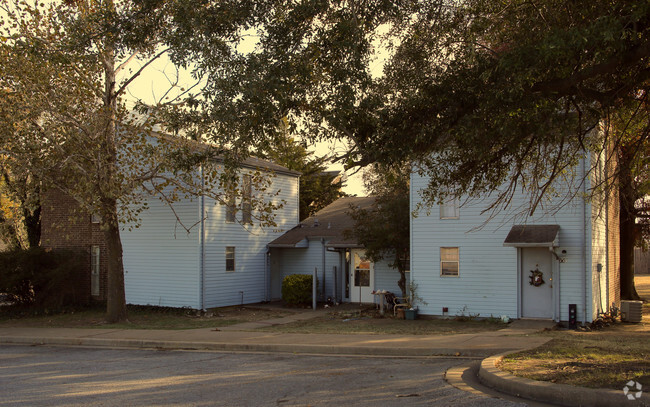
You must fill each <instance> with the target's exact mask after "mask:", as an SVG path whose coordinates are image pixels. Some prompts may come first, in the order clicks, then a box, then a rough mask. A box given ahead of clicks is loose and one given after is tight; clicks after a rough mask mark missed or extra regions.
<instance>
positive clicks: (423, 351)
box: [0, 310, 548, 357]
mask: <svg viewBox="0 0 650 407" xmlns="http://www.w3.org/2000/svg"><path fill="white" fill-rule="evenodd" d="M321 313H322V311H321V310H319V311H303V312H297V313H295V314H292V315H290V316H287V317H284V318H277V319H274V320H267V321H258V322H247V323H242V324H237V325H232V326H229V327H219V328H217V329H213V328H201V329H189V330H136V329H80V328H76V329H74V328H0V344H23V345H71V346H97V347H120V348H122V347H126V348H156V349H170V350H171V349H184V350H212V351H249V352H250V351H253V352H289V353H316V354H341V355H372V356H411V357H413V356H438V355H445V356H466V357H486V356H490V355H494V354H497V353H503V352H507V351H512V350H519V349H527V348H531V347H536V346H540V345H542V344H544V343H545V342H546V341H547V340H548V339H546V338H542V337H538V336H533V335H532V334H534V333H535V332H538V331H539V330H541V329H543V327H544V326H543V325H540V324H539V323H530V322H527V321H515V322H513V323H512V324H510V325H509V326H508V328H505V329H502V330H499V331H492V332H482V333H474V334H460V335H357V334H287V333H275V332H257V331H250V330H251V329H255V328H259V327H264V326H272V325H279V324H285V323H289V322H293V321H297V320H304V319H309V318H313V317H315V316H318V315H320V314H321Z"/></svg>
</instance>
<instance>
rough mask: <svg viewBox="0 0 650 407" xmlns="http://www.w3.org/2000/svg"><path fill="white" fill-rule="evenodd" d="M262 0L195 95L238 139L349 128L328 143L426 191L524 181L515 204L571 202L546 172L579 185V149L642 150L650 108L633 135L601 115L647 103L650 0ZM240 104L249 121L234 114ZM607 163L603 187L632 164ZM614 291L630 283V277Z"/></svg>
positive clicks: (434, 195) (612, 153)
mask: <svg viewBox="0 0 650 407" xmlns="http://www.w3.org/2000/svg"><path fill="white" fill-rule="evenodd" d="M260 4H262V3H260ZM263 4H264V5H263V6H259V7H268V10H266V13H264V14H262V15H260V18H259V19H258V20H256V22H255V24H256V25H255V26H256V27H258V30H257V32H256V35H257V37H256V38H257V43H256V45H257V47H256V49H255V50H254V51H252V52H249V53H240V54H230V55H229V57H231V60H230V61H231V64H230V65H229V70H228V72H227V73H226V74H225V76H221V77H220V79H219V80H218V81H217V80H208V86H207V87H206V90H213V89H216V87H219V88H220V89H228V91H225V92H211V93H205V94H204V95H203V96H204V99H203V101H204V102H205V104H204V107H205V109H206V111H209V112H210V114H211V115H213V117H225V118H230V119H231V120H232V121H233V124H232V125H231V126H229V128H231V129H233V130H234V131H235V132H237V133H238V134H239V135H244V134H245V137H246V138H247V139H248V140H255V139H263V138H265V137H268V136H269V135H271V134H273V126H274V125H275V123H277V120H279V118H281V117H288V118H289V120H290V123H291V126H292V131H298V132H302V137H303V138H304V139H308V140H320V139H337V140H344V141H345V142H348V143H350V149H349V150H347V151H346V152H345V153H343V154H341V155H340V156H339V157H338V159H339V160H341V161H342V162H344V163H345V165H347V166H349V167H352V166H365V165H368V164H370V163H375V162H379V163H383V164H391V163H399V162H414V163H417V164H416V166H415V169H416V170H417V171H419V172H421V173H422V174H424V175H427V176H428V177H429V179H430V183H429V187H428V188H427V189H426V190H424V191H421V195H422V198H423V200H424V202H425V203H428V204H434V203H437V202H440V201H441V200H442V199H443V198H444V196H446V195H449V194H451V195H456V196H461V195H463V196H466V195H467V194H469V195H470V196H482V195H485V194H488V193H489V194H491V197H492V201H491V204H492V205H491V206H490V207H489V208H488V210H494V211H496V210H500V209H502V208H504V207H505V206H508V205H509V203H510V202H511V198H512V196H513V194H514V193H515V192H518V191H521V190H523V191H524V192H525V193H527V194H528V197H529V201H528V205H526V207H522V208H518V209H519V210H520V211H521V213H526V212H527V213H529V214H532V213H533V212H535V211H536V210H538V209H539V208H540V207H544V210H547V211H548V210H551V211H552V210H553V205H555V203H557V202H560V203H563V202H564V203H565V202H567V200H566V199H564V200H562V199H557V198H558V195H559V194H560V192H559V191H563V189H562V188H556V186H557V183H564V184H565V185H568V186H574V187H575V186H576V185H579V184H580V182H577V183H576V182H573V180H574V178H576V177H578V180H579V175H578V174H576V173H575V171H574V169H575V168H576V165H577V164H578V162H579V159H580V158H581V157H583V156H584V154H585V153H590V152H602V151H605V152H606V154H605V159H606V160H607V161H614V160H615V159H616V158H617V157H618V158H624V157H625V156H624V155H621V152H622V151H623V150H622V149H621V148H622V147H623V146H625V151H626V153H625V154H626V156H627V157H630V154H631V157H636V155H637V154H644V151H646V145H647V137H648V129H649V123H648V121H647V120H634V122H635V123H636V124H635V126H636V127H637V128H636V129H635V132H636V134H637V135H638V137H637V141H635V142H634V143H631V144H630V143H626V142H625V141H626V138H627V137H628V136H627V134H629V132H626V131H617V129H620V127H616V126H614V125H613V123H612V121H613V119H614V118H615V117H616V116H620V115H621V110H625V111H627V112H632V115H633V116H636V115H638V114H642V111H643V110H644V109H641V106H642V105H643V104H644V103H645V99H646V97H647V91H648V85H649V84H650V82H649V79H650V64H649V58H650V40H649V39H650V2H648V1H642V2H638V1H617V2H611V1H604V0H595V1H592V0H590V1H585V0H578V1H571V2H566V1H555V0H543V1H538V2H529V1H523V0H521V1H520V0H516V1H492V0H468V1H464V2H454V1H448V0H434V1H426V2H421V1H416V0H413V1H411V0H403V1H397V2H393V1H390V2H389V1H344V2H339V1H336V2H328V1H319V2H315V1H298V2H295V1H281V0H278V1H272V2H268V3H263ZM197 44H198V43H196V42H194V43H193V45H197ZM203 48H205V47H203ZM193 50H195V51H196V52H194V53H193V54H192V57H194V58H196V61H197V64H198V65H197V66H199V67H200V68H199V69H203V70H205V71H206V72H215V71H214V70H211V68H210V66H209V55H210V53H209V52H206V51H203V50H202V47H195V48H193ZM188 55H189V54H188ZM205 55H207V56H208V57H205ZM382 64H383V72H382V73H381V74H379V73H377V72H376V69H375V68H377V67H379V66H382ZM219 73H223V72H222V71H219ZM224 81H225V82H226V83H227V84H228V86H226V87H225V88H223V87H221V84H223V83H224ZM242 114H244V115H250V116H252V117H254V118H255V120H252V121H251V120H246V121H241V123H236V120H237V119H241V117H242V116H241V115H242ZM624 127H625V126H624ZM615 168H617V169H618V170H617V171H616V172H610V174H609V175H610V178H608V179H607V180H606V182H605V183H604V184H603V185H601V187H604V188H606V189H608V188H615V185H616V183H615V182H613V180H614V179H615V177H616V176H618V175H619V174H618V172H623V171H627V169H629V168H631V167H630V166H626V165H621V166H618V167H615ZM621 175H622V176H629V175H630V174H629V171H628V174H621ZM598 190H600V191H602V189H600V188H599V189H598ZM573 192H576V191H573ZM592 192H597V189H594V190H593V191H592ZM569 196H570V195H569ZM565 198H566V196H565ZM632 198H633V197H632ZM632 198H626V200H627V201H628V202H629V201H630V200H632V201H633V199H632ZM621 221H622V223H623V219H622V220H621ZM628 230H629V229H628ZM622 233H624V234H625V233H628V232H625V231H623V230H622ZM628 246H629V245H628ZM628 246H626V248H625V252H626V253H628V252H629V250H630V248H629V247H628ZM631 270H632V269H631V268H630V266H628V265H626V264H624V265H623V270H622V275H623V276H626V275H627V276H629V275H630V273H631ZM626 287H628V288H626ZM623 292H624V294H623V295H624V296H629V297H634V293H633V285H632V289H631V290H630V289H629V284H627V283H624V284H623Z"/></svg>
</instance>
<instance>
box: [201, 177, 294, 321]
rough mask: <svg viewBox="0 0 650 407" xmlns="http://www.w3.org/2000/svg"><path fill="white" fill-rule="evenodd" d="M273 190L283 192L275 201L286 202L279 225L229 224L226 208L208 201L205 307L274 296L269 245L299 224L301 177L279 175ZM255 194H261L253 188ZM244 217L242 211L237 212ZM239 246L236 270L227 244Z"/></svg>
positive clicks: (206, 206) (281, 210) (247, 301)
mask: <svg viewBox="0 0 650 407" xmlns="http://www.w3.org/2000/svg"><path fill="white" fill-rule="evenodd" d="M269 191H279V194H278V196H277V197H275V198H274V199H275V202H277V203H279V202H282V201H284V205H283V207H282V209H280V210H279V211H277V212H276V213H275V214H274V216H275V218H274V220H275V222H276V224H277V226H273V227H260V226H259V225H255V224H254V225H245V226H243V225H241V224H240V223H227V222H226V221H225V219H226V216H225V214H226V207H225V206H223V205H220V204H218V203H216V202H215V201H214V200H212V199H206V203H205V208H204V210H205V216H206V219H205V234H204V236H205V237H204V238H205V246H204V247H205V248H204V267H205V268H204V273H205V277H204V279H205V289H204V290H205V307H206V308H211V307H221V306H226V305H233V304H240V303H241V302H242V297H243V303H245V304H246V303H255V302H260V301H265V300H267V299H270V293H269V292H268V284H269V283H270V282H269V278H268V277H269V276H268V275H267V274H269V275H270V268H267V267H266V265H265V261H266V250H267V249H266V245H267V243H268V242H270V241H272V240H273V239H275V238H277V237H278V236H280V235H282V234H283V233H284V232H286V231H287V230H289V229H291V228H292V227H294V226H295V225H296V224H297V223H298V178H297V177H290V176H285V175H281V174H279V175H277V176H276V177H275V178H273V180H272V185H271V187H270V188H269ZM253 193H254V194H255V193H258V194H259V193H260V192H258V191H255V190H254V191H253ZM237 219H239V220H241V211H239V212H238V213H237ZM228 246H232V247H235V271H234V272H227V271H226V267H225V265H226V259H225V252H226V247H228Z"/></svg>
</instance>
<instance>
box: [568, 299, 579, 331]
mask: <svg viewBox="0 0 650 407" xmlns="http://www.w3.org/2000/svg"><path fill="white" fill-rule="evenodd" d="M577 327H578V306H577V305H576V304H569V329H576V328H577Z"/></svg>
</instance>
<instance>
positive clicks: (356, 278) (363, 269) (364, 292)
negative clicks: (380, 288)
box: [350, 250, 375, 303]
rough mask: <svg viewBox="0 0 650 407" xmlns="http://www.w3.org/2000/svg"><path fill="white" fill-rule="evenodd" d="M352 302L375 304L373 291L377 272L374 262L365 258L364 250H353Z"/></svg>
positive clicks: (351, 272)
mask: <svg viewBox="0 0 650 407" xmlns="http://www.w3.org/2000/svg"><path fill="white" fill-rule="evenodd" d="M350 282H351V283H352V284H351V288H350V301H351V302H368V303H371V302H374V297H373V295H372V291H373V290H374V287H375V271H374V268H373V264H372V262H371V261H370V260H369V259H368V258H366V257H365V252H364V251H363V250H352V267H350Z"/></svg>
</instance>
